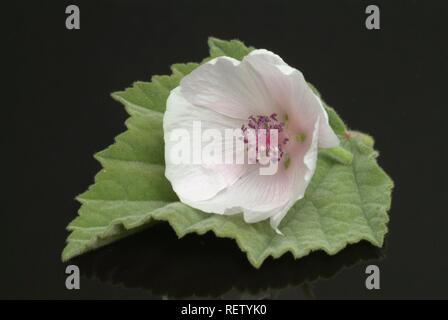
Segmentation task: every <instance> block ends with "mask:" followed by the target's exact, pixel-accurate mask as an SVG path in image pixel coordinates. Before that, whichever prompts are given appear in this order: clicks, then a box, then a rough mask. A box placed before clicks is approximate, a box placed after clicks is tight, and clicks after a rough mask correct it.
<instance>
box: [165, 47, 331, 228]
mask: <svg viewBox="0 0 448 320" xmlns="http://www.w3.org/2000/svg"><path fill="white" fill-rule="evenodd" d="M195 122H196V123H198V122H199V123H200V125H201V129H205V130H215V131H216V130H218V131H219V130H221V131H222V130H225V129H228V128H233V129H237V130H239V131H240V132H241V136H242V139H243V140H244V143H245V145H246V147H247V146H248V145H249V144H250V143H249V141H248V135H247V132H248V130H249V129H250V130H252V132H254V131H255V133H257V134H260V132H261V131H266V130H271V129H275V130H276V132H277V133H278V134H277V143H276V144H277V146H274V145H273V143H272V139H271V140H269V138H268V139H267V140H266V139H264V140H263V139H261V140H260V141H259V140H258V139H260V138H257V140H255V145H256V148H257V150H258V149H263V150H264V151H266V152H267V154H269V152H270V151H272V152H271V153H272V154H273V153H274V151H276V152H275V154H276V156H275V158H276V159H275V160H277V163H278V168H277V170H276V172H275V174H272V175H263V174H261V173H260V170H258V169H260V167H263V164H262V163H260V161H258V160H259V158H258V157H257V159H255V161H252V163H246V162H245V163H228V162H225V163H220V162H219V161H215V162H213V161H211V162H210V161H209V162H205V163H200V162H198V161H195V160H194V159H193V161H183V162H182V161H181V162H179V161H175V160H174V158H173V152H174V153H176V152H177V151H179V146H183V147H186V148H187V147H189V146H190V139H187V138H186V136H190V137H191V136H193V140H194V137H195V136H196V138H198V139H199V140H200V142H202V143H203V142H204V140H206V139H205V138H204V136H202V137H201V135H199V136H198V135H197V133H195V124H194V123H195ZM163 127H164V137H165V163H166V171H165V175H166V177H167V178H168V180H169V181H170V182H171V184H172V186H173V189H174V191H175V192H176V194H177V195H178V197H179V199H180V200H181V201H182V202H183V203H185V204H187V205H189V206H191V207H193V208H197V209H200V210H202V211H205V212H209V213H215V214H237V213H241V212H242V213H243V216H244V220H245V222H247V223H255V222H259V221H261V220H265V219H267V218H270V223H271V226H272V227H273V228H274V229H275V230H276V231H277V232H279V233H280V231H279V229H278V227H279V224H280V222H281V220H282V219H283V218H284V217H285V215H286V214H287V212H288V210H289V209H290V208H291V207H292V206H293V205H294V203H295V202H296V201H297V200H299V199H301V198H303V196H304V194H305V190H306V188H307V186H308V184H309V182H310V180H311V178H312V176H313V174H314V171H315V168H316V162H317V153H318V148H319V147H320V148H331V147H336V146H338V145H339V139H338V137H337V136H336V134H335V133H334V132H333V130H332V128H331V127H330V125H329V122H328V115H327V113H326V111H325V109H324V107H323V105H322V102H321V100H320V98H319V97H318V96H317V95H315V94H314V93H313V91H312V90H311V89H310V87H309V86H308V84H307V82H306V81H305V79H304V77H303V75H302V73H301V72H300V71H298V70H297V69H294V68H292V67H290V66H289V65H288V64H286V63H285V62H284V61H283V60H282V59H281V58H280V57H279V56H278V55H276V54H274V53H272V52H270V51H267V50H264V49H261V50H255V51H252V52H251V53H250V54H248V55H247V56H245V57H244V58H243V59H242V61H238V60H235V59H233V58H230V57H218V58H215V59H213V60H211V61H209V62H207V63H205V64H203V65H201V66H199V67H198V68H197V69H195V70H194V71H192V72H191V73H190V74H188V75H186V76H185V77H184V78H183V79H182V80H181V82H180V85H179V86H178V87H177V88H175V89H173V90H172V91H171V93H170V96H169V98H168V100H167V109H166V112H165V115H164V119H163ZM196 129H197V128H196ZM263 129H265V130H263ZM176 130H182V131H180V134H178V135H177V137H176V138H173V132H175V131H176ZM178 133H179V131H178ZM212 136H213V135H212ZM256 136H257V137H260V136H258V135H256ZM216 137H217V138H216ZM215 138H216V139H214V140H213V139H212V141H211V142H210V145H211V146H212V147H216V150H217V149H219V148H223V146H226V147H224V154H225V155H228V154H231V156H232V157H233V154H235V157H238V155H241V152H243V155H247V152H248V148H244V149H243V151H241V150H238V149H236V148H235V147H233V146H232V147H230V148H229V147H227V143H228V142H229V141H228V140H229V138H228V137H227V136H225V137H222V136H219V135H215ZM264 138H266V135H265V136H264ZM240 139H241V137H240ZM262 141H264V143H263V142H262ZM193 144H194V141H193ZM194 152H195V151H193V153H194ZM185 154H186V155H187V158H188V156H190V155H191V154H189V152H185ZM185 154H184V155H185ZM193 158H194V156H193ZM196 160H198V159H196ZM252 160H253V159H252Z"/></svg>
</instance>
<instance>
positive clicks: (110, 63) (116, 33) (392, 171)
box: [0, 0, 448, 299]
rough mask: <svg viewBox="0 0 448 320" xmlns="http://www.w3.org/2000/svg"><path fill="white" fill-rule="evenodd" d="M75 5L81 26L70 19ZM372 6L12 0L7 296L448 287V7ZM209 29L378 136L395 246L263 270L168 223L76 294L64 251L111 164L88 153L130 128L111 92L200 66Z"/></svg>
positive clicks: (350, 293)
mask: <svg viewBox="0 0 448 320" xmlns="http://www.w3.org/2000/svg"><path fill="white" fill-rule="evenodd" d="M72 3H75V4H78V5H79V7H80V9H81V30H79V31H68V30H66V29H65V17H66V15H65V7H66V5H67V4H72ZM375 3H377V4H379V6H380V9H381V30H378V31H368V30H366V29H365V27H364V19H365V14H364V10H365V7H366V5H367V4H370V3H368V2H363V1H354V0H353V1H348V0H346V1H337V2H336V1H307V2H302V1H230V0H228V1H202V0H201V1H194V2H192V1H163V2H156V1H154V2H152V1H150V2H148V1H72V2H70V3H69V2H64V1H39V2H37V1H36V2H32V1H26V2H25V1H19V2H15V3H14V4H12V3H9V4H4V5H2V13H3V18H2V22H4V23H5V24H6V27H4V28H3V30H4V31H6V34H5V37H4V39H3V42H4V45H3V46H2V47H4V49H2V50H3V51H4V52H5V53H6V54H7V55H8V56H7V57H6V58H5V59H4V61H5V62H6V64H7V65H8V66H9V67H10V68H8V69H9V70H6V69H5V70H3V71H4V72H3V73H4V76H5V77H6V79H9V81H8V84H7V86H4V90H3V92H4V93H3V97H2V120H3V121H2V129H3V130H2V131H4V134H3V135H2V137H1V141H2V153H1V154H2V163H3V162H4V165H3V166H2V168H3V179H2V187H3V188H2V195H3V197H2V208H1V225H2V231H1V232H0V250H1V251H0V253H1V264H0V298H74V299H76V298H188V297H210V298H246V297H251V298H290V299H296V298H299V299H310V298H311V299H313V298H317V299H322V298H362V299H375V298H448V289H447V285H448V256H447V249H446V247H447V245H448V217H447V214H446V211H447V210H446V199H447V194H446V176H447V175H446V168H445V163H446V151H445V150H446V136H447V134H446V115H447V112H446V110H447V107H446V106H447V103H446V101H447V98H446V84H447V80H446V79H447V41H446V39H445V38H446V32H445V30H446V26H445V24H446V21H447V9H446V8H447V5H446V4H445V3H444V2H443V1H432V2H427V1H426V2H425V1H394V2H392V1H376V2H375ZM209 35H213V36H216V37H220V38H224V39H228V38H235V37H237V38H240V39H241V40H243V41H245V42H246V43H247V44H249V45H253V46H255V47H259V48H267V49H270V50H273V51H275V52H276V53H278V54H279V55H281V56H282V57H283V58H284V59H285V60H286V61H287V62H288V63H289V64H290V65H292V66H294V67H297V68H299V69H300V70H301V71H302V72H303V73H304V75H305V76H306V78H307V79H308V80H309V81H310V82H311V83H313V84H314V85H315V86H316V87H317V88H318V89H319V90H320V92H321V94H322V96H323V97H324V99H325V100H326V101H327V102H328V103H329V104H330V105H332V106H334V107H335V108H336V109H337V111H338V112H339V113H340V115H341V116H342V117H343V118H344V119H345V120H346V122H347V123H348V124H349V125H350V126H351V127H352V128H354V129H359V130H362V131H365V132H368V133H370V134H372V135H373V136H374V137H375V139H376V148H377V149H378V150H379V151H380V158H379V163H380V165H381V166H382V167H383V168H384V169H385V171H386V172H387V173H388V174H389V175H390V176H391V177H392V178H393V180H394V181H395V188H394V191H393V200H392V209H391V211H390V217H391V222H390V224H389V228H390V232H389V234H388V236H387V239H386V240H387V241H386V246H385V248H382V249H377V248H374V247H372V246H371V245H369V244H367V243H364V242H363V243H360V244H357V245H352V246H349V247H348V248H347V249H345V250H343V251H342V252H341V253H340V254H338V255H336V256H333V257H329V256H326V255H325V254H324V253H322V252H316V253H313V254H311V255H310V256H309V257H306V258H304V259H300V260H298V261H295V260H294V259H292V257H291V256H290V255H285V256H284V257H282V258H281V259H278V260H275V261H274V260H273V259H268V260H267V261H266V262H265V264H264V265H263V266H262V268H261V269H260V270H255V269H253V268H252V267H251V266H250V265H249V263H248V262H247V261H246V258H245V257H244V254H243V253H241V252H240V251H239V249H238V248H237V246H236V244H235V243H234V242H232V241H231V240H228V239H217V238H216V237H214V236H213V235H211V234H207V235H205V236H195V235H189V236H187V237H185V238H183V239H180V240H177V239H176V237H175V235H174V233H173V232H172V231H171V229H170V228H169V227H168V226H167V225H164V224H159V225H156V226H154V228H150V229H148V230H146V231H145V232H143V233H141V234H136V235H134V236H132V237H130V238H128V239H126V240H123V241H122V242H120V243H117V244H113V245H110V246H108V247H105V248H103V249H101V250H98V251H95V252H91V253H89V254H87V255H85V256H83V257H80V258H77V259H75V260H74V261H73V262H71V263H76V264H78V265H79V267H80V269H81V273H82V279H81V289H80V290H78V291H68V290H67V289H66V288H65V284H64V283H65V276H66V275H65V273H64V271H65V264H63V263H61V262H60V253H61V251H62V248H63V246H64V241H65V238H66V236H67V232H66V231H65V229H64V228H65V226H66V225H67V224H68V223H69V221H71V220H72V219H73V218H74V217H75V215H76V211H77V209H78V208H79V204H77V203H76V202H75V201H74V200H73V198H74V196H75V195H77V194H79V193H81V192H83V191H84V190H85V189H86V188H87V187H88V185H89V184H91V183H92V181H93V176H94V174H95V173H96V172H97V171H98V170H99V168H100V167H99V164H98V163H97V162H96V161H95V160H94V159H93V158H92V156H91V155H92V154H93V153H94V152H96V151H99V150H101V149H103V148H105V147H106V146H108V145H109V144H111V143H112V142H113V137H114V136H116V135H117V134H118V133H120V132H122V131H123V130H124V129H125V128H124V124H123V122H124V120H125V119H126V114H125V112H124V110H123V109H122V108H121V106H119V105H118V103H116V102H114V101H113V100H112V99H111V98H110V96H109V94H110V92H113V91H116V90H121V89H123V88H125V87H126V86H129V85H130V84H131V83H132V82H133V81H136V80H147V79H149V77H150V76H151V75H153V74H166V73H168V72H169V65H170V64H172V63H175V62H184V61H185V62H186V61H200V60H201V59H202V58H203V57H204V56H206V55H207V46H206V39H207V37H208V36H209ZM7 71H8V72H7ZM369 264H377V265H378V266H379V267H380V270H381V289H380V290H377V291H375V290H373V291H369V290H367V289H366V288H365V284H364V281H365V278H366V274H365V268H366V266H367V265H369Z"/></svg>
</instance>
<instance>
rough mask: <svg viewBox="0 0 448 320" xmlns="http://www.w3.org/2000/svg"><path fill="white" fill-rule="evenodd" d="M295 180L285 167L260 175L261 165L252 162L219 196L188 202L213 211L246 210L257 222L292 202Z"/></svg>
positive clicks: (252, 220)
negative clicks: (291, 193)
mask: <svg viewBox="0 0 448 320" xmlns="http://www.w3.org/2000/svg"><path fill="white" fill-rule="evenodd" d="M279 169H280V168H279ZM292 183H293V181H292V180H291V177H290V175H289V174H287V173H286V172H285V171H284V170H279V172H277V174H275V175H272V176H268V175H260V173H259V168H258V166H256V165H252V167H251V169H250V170H249V172H247V173H246V174H245V175H244V176H242V177H241V178H240V179H239V180H238V181H236V182H235V183H234V184H233V185H231V186H229V187H228V188H226V189H224V190H222V191H221V192H219V193H218V194H217V195H216V196H215V197H213V198H211V199H208V200H206V201H198V202H194V203H191V202H190V203H187V204H189V205H191V206H193V207H195V208H198V209H200V210H202V211H205V212H210V213H218V214H234V213H240V212H243V214H244V220H245V221H246V222H248V223H254V222H258V221H261V220H264V219H266V218H269V216H270V212H272V211H273V210H275V209H276V208H278V207H281V206H283V205H285V204H286V203H287V202H288V200H289V197H288V195H289V193H290V189H291V188H292Z"/></svg>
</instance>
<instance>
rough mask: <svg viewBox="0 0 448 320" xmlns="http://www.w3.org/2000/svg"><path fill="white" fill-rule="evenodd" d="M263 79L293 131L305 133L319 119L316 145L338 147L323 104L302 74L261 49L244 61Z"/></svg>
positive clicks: (274, 55) (337, 140) (253, 52)
mask: <svg viewBox="0 0 448 320" xmlns="http://www.w3.org/2000/svg"><path fill="white" fill-rule="evenodd" d="M243 63H244V64H248V65H250V66H251V67H252V68H253V70H254V71H255V72H257V73H258V74H259V75H260V77H261V78H262V79H263V81H264V83H265V85H266V88H267V90H268V91H269V93H270V95H271V96H272V97H273V98H274V100H275V103H276V105H277V106H278V108H280V109H282V110H283V112H284V113H286V114H288V118H289V126H290V129H291V130H292V131H295V132H301V131H303V130H305V131H307V130H309V129H311V128H312V127H313V126H314V122H315V119H316V118H317V117H320V125H319V128H320V129H319V137H318V144H319V147H322V148H330V147H335V146H337V145H339V139H338V137H337V136H336V134H335V133H334V131H333V129H331V127H330V124H329V122H328V115H327V112H326V111H325V109H324V107H323V104H322V101H321V100H320V98H319V97H318V96H317V95H315V94H314V92H313V91H312V90H311V88H310V87H309V86H308V84H307V82H306V81H305V78H304V76H303V74H302V73H301V72H300V71H299V70H297V69H294V68H292V67H290V66H289V65H287V64H286V63H285V62H284V61H283V60H282V59H281V58H280V57H279V56H278V55H276V54H274V53H272V52H270V51H268V50H264V49H260V50H254V51H252V52H251V53H250V54H249V55H247V56H246V57H245V58H244V59H243Z"/></svg>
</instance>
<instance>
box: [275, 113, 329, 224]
mask: <svg viewBox="0 0 448 320" xmlns="http://www.w3.org/2000/svg"><path fill="white" fill-rule="evenodd" d="M320 124H321V121H320V118H318V119H316V121H315V123H314V128H313V131H312V133H311V137H312V138H311V140H310V141H309V142H307V143H308V146H307V147H306V148H304V149H299V151H298V152H297V153H296V154H293V155H292V159H293V161H292V168H290V169H292V170H293V173H294V178H293V181H294V184H293V188H292V195H291V197H290V201H289V202H288V203H287V204H286V205H284V206H283V207H281V208H278V210H277V212H275V213H273V214H272V215H271V221H270V223H271V226H272V228H274V229H275V230H276V231H277V232H279V230H278V227H279V225H280V222H281V221H282V220H283V218H284V217H285V215H286V214H287V213H288V210H289V209H290V208H291V207H292V206H293V205H294V204H295V203H296V201H298V200H300V199H302V198H303V197H304V195H305V190H306V188H307V187H308V184H309V183H310V181H311V178H312V177H313V175H314V172H315V170H316V164H317V156H318V137H319V132H320V130H319V127H320ZM279 233H281V232H279Z"/></svg>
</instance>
